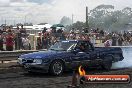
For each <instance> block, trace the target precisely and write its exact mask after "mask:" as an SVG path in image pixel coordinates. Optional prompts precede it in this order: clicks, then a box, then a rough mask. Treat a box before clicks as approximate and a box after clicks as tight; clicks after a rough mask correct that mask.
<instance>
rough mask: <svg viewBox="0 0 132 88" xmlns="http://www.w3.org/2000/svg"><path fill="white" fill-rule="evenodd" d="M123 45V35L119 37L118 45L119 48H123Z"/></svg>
mask: <svg viewBox="0 0 132 88" xmlns="http://www.w3.org/2000/svg"><path fill="white" fill-rule="evenodd" d="M122 44H123V38H122V35H119V38H118V45H119V46H122Z"/></svg>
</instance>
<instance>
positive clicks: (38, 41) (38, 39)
mask: <svg viewBox="0 0 132 88" xmlns="http://www.w3.org/2000/svg"><path fill="white" fill-rule="evenodd" d="M37 48H38V50H39V49H42V40H41V33H39V37H38V38H37Z"/></svg>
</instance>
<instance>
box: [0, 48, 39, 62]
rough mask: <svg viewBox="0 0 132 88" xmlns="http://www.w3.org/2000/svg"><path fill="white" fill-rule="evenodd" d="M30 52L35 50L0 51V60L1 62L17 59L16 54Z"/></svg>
mask: <svg viewBox="0 0 132 88" xmlns="http://www.w3.org/2000/svg"><path fill="white" fill-rule="evenodd" d="M32 52H37V50H19V51H1V52H0V61H1V63H3V62H4V61H12V60H17V58H18V56H20V55H22V54H27V53H32Z"/></svg>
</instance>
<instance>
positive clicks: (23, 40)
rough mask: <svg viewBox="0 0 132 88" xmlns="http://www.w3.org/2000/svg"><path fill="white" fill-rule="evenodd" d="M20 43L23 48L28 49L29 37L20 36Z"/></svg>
mask: <svg viewBox="0 0 132 88" xmlns="http://www.w3.org/2000/svg"><path fill="white" fill-rule="evenodd" d="M22 44H23V49H24V50H29V45H30V42H29V39H28V38H27V37H26V36H25V37H23V38H22Z"/></svg>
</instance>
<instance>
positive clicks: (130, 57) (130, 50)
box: [112, 47, 132, 69]
mask: <svg viewBox="0 0 132 88" xmlns="http://www.w3.org/2000/svg"><path fill="white" fill-rule="evenodd" d="M121 49H122V51H123V57H124V59H123V60H122V61H119V62H116V63H113V64H112V69H118V68H131V67H132V47H121Z"/></svg>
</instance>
